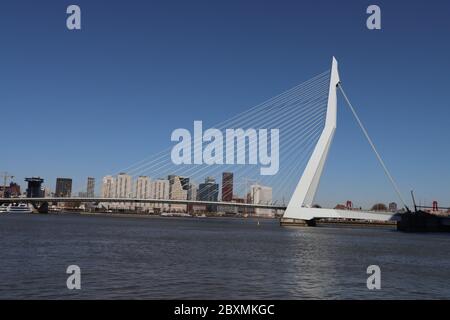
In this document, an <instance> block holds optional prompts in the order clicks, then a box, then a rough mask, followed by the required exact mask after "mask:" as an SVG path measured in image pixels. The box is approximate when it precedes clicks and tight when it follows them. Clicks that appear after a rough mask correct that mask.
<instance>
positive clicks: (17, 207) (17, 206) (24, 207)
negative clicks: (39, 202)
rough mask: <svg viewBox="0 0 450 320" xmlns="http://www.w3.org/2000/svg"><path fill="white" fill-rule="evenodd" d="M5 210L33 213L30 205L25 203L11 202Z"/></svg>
mask: <svg viewBox="0 0 450 320" xmlns="http://www.w3.org/2000/svg"><path fill="white" fill-rule="evenodd" d="M7 212H9V213H14V212H18V213H33V210H31V208H30V206H29V205H28V204H25V203H13V204H12V205H10V206H9V207H8V210H7Z"/></svg>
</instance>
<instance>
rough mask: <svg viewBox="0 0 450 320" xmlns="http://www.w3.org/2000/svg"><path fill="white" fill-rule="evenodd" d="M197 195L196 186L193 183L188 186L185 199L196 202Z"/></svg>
mask: <svg viewBox="0 0 450 320" xmlns="http://www.w3.org/2000/svg"><path fill="white" fill-rule="evenodd" d="M197 194H198V186H197V185H196V184H195V183H190V184H189V189H188V194H187V199H188V200H197Z"/></svg>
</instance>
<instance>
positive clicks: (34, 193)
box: [25, 177, 44, 198]
mask: <svg viewBox="0 0 450 320" xmlns="http://www.w3.org/2000/svg"><path fill="white" fill-rule="evenodd" d="M25 181H26V182H27V183H28V187H27V198H41V197H42V196H43V193H44V192H43V190H42V183H43V182H44V179H42V178H39V177H32V178H25Z"/></svg>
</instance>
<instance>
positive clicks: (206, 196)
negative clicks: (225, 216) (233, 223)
mask: <svg viewBox="0 0 450 320" xmlns="http://www.w3.org/2000/svg"><path fill="white" fill-rule="evenodd" d="M218 198H219V185H218V184H217V183H216V180H215V179H214V178H213V177H207V178H206V179H205V183H200V185H199V188H198V200H200V201H215V202H217V201H218ZM206 208H207V210H208V211H209V212H216V211H217V206H216V205H207V206H206Z"/></svg>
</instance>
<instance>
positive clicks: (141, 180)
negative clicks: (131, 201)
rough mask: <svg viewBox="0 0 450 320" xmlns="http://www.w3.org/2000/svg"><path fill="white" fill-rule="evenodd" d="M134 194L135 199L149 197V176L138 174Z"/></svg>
mask: <svg viewBox="0 0 450 320" xmlns="http://www.w3.org/2000/svg"><path fill="white" fill-rule="evenodd" d="M135 190H136V194H135V197H136V198H137V199H148V198H150V178H149V177H147V176H140V177H138V178H137V180H136V189H135Z"/></svg>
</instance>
